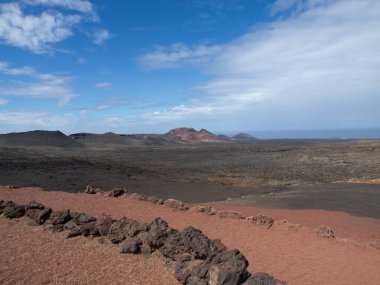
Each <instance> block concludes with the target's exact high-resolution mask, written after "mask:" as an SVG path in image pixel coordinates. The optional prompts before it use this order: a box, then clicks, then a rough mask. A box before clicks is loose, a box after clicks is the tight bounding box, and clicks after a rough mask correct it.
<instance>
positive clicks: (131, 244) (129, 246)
mask: <svg viewBox="0 0 380 285" xmlns="http://www.w3.org/2000/svg"><path fill="white" fill-rule="evenodd" d="M141 245H142V242H141V240H140V238H139V237H133V238H131V237H127V238H126V239H125V240H124V241H123V242H122V243H121V244H120V249H119V250H120V252H121V253H139V252H140V248H141Z"/></svg>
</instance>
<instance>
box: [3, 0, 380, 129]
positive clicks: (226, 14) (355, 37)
mask: <svg viewBox="0 0 380 285" xmlns="http://www.w3.org/2000/svg"><path fill="white" fill-rule="evenodd" d="M379 31H380V1H378V0H336V1H333V0H329V1H328V0H304V1H302V0H298V1H296V0H277V1H265V0H256V1H250V0H249V1H248V0H219V1H218V0H183V1H178V0H160V1H153V0H149V1H148V0H139V1H134V0H125V1H115V0H114V1H86V0H19V1H12V0H2V1H0V132H11V131H25V130H33V129H47V130H57V129H59V130H62V131H63V132H65V133H73V132H82V131H85V132H97V133H102V132H107V131H113V132H118V133H147V132H154V133H160V132H166V131H167V130H169V129H171V128H174V127H179V126H191V127H195V128H207V129H210V130H211V131H214V132H233V131H247V130H249V131H254V130H289V129H302V130H307V129H309V130H313V129H340V128H348V129H353V128H379V127H380V123H379V122H380V112H379V110H380V91H379V90H380V33H379Z"/></svg>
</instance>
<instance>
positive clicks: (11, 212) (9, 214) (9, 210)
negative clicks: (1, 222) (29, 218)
mask: <svg viewBox="0 0 380 285" xmlns="http://www.w3.org/2000/svg"><path fill="white" fill-rule="evenodd" d="M3 215H4V216H5V217H6V218H8V219H16V218H21V217H22V216H24V215H25V207H24V206H22V205H17V204H16V203H14V202H8V203H7V205H6V206H5V208H3Z"/></svg>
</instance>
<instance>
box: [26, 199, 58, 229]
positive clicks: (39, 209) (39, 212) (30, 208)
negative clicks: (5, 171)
mask: <svg viewBox="0 0 380 285" xmlns="http://www.w3.org/2000/svg"><path fill="white" fill-rule="evenodd" d="M25 209H26V215H27V216H28V217H29V218H31V219H32V220H34V221H35V222H36V223H37V224H38V225H42V224H43V223H45V222H46V220H47V219H49V217H50V214H51V212H52V210H51V208H46V207H45V206H44V205H43V204H41V203H38V202H35V201H32V202H30V203H29V204H27V205H26V206H25Z"/></svg>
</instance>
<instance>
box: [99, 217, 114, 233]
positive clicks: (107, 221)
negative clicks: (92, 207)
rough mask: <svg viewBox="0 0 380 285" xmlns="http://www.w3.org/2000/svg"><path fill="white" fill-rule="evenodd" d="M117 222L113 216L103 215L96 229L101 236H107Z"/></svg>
mask: <svg viewBox="0 0 380 285" xmlns="http://www.w3.org/2000/svg"><path fill="white" fill-rule="evenodd" d="M115 221H116V220H114V219H112V218H111V216H109V215H105V214H102V215H101V216H100V217H99V218H98V219H97V221H96V227H97V228H98V231H99V234H100V235H101V236H106V235H107V234H108V231H109V229H110V227H111V225H112V223H113V222H115Z"/></svg>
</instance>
